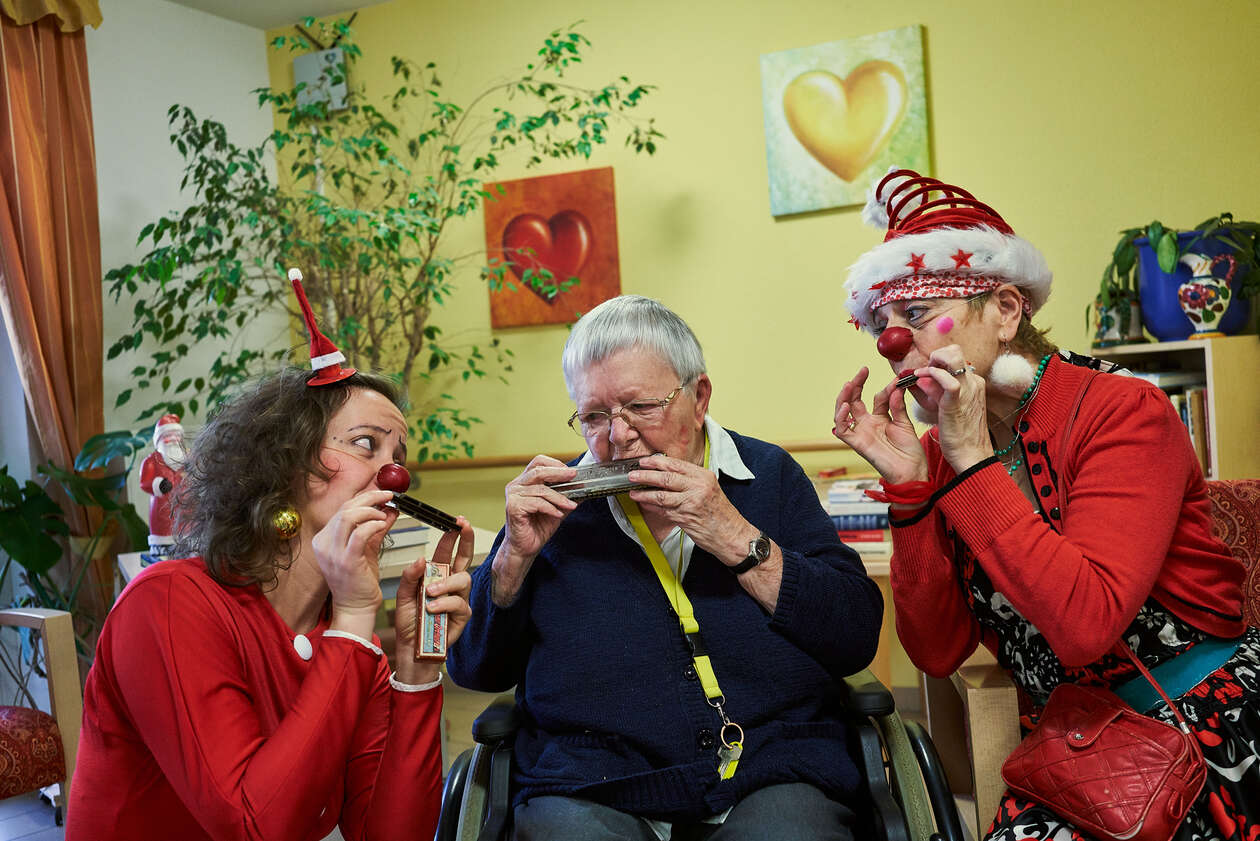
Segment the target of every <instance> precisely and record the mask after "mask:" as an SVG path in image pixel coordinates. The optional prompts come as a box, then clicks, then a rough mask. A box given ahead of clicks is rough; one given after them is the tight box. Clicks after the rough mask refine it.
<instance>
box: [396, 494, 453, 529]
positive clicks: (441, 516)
mask: <svg viewBox="0 0 1260 841" xmlns="http://www.w3.org/2000/svg"><path fill="white" fill-rule="evenodd" d="M393 503H394V505H396V506H397V507H398V510H399V511H401V512H403V513H404V514H410V515H411V516H412V517H415V518H416V519H417V520H419V521H420V522H422V523H424V524H426V525H430V526H433V527H434V528H436V529H441V530H442V531H459V523H458V522H456V521H455V518H454V517H452V516H451V515H450V514H447V513H446V512H445V511H443V510H442V509H440V508H434V507H433V506H432V505H426V504H425V503H423V502H421V501H420V500H418V499H416V498H415V497H414V496H407V495H406V494H400V493H395V494H394V499H393Z"/></svg>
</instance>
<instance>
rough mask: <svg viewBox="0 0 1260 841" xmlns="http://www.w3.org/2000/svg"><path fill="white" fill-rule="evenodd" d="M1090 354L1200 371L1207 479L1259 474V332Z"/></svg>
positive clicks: (1132, 364) (1140, 365) (1147, 367)
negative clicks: (1202, 386)
mask: <svg viewBox="0 0 1260 841" xmlns="http://www.w3.org/2000/svg"><path fill="white" fill-rule="evenodd" d="M1092 353H1093V355H1094V356H1097V357H1099V358H1101V359H1109V360H1112V361H1114V362H1117V363H1119V364H1121V365H1123V366H1125V367H1126V368H1130V369H1132V370H1134V371H1174V372H1178V371H1180V372H1202V374H1203V380H1204V382H1205V383H1206V391H1205V393H1204V406H1205V409H1206V423H1204V424H1203V431H1204V439H1205V441H1206V444H1207V450H1208V453H1207V469H1206V470H1205V471H1204V472H1205V474H1206V475H1207V478H1209V479H1246V478H1254V477H1257V476H1260V437H1257V433H1258V432H1260V421H1258V419H1260V336H1255V335H1247V336H1223V337H1220V338H1215V339H1188V340H1185V341H1179V342H1152V343H1151V344H1141V345H1117V346H1116V347H1109V348H1096V349H1094V350H1093V351H1092ZM1192 437H1193V436H1192Z"/></svg>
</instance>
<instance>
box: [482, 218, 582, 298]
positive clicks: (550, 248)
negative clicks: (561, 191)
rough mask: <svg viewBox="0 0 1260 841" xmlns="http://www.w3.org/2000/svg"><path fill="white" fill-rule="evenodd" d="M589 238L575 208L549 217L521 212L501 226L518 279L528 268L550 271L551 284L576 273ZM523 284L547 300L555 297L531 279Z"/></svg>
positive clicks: (509, 263)
mask: <svg viewBox="0 0 1260 841" xmlns="http://www.w3.org/2000/svg"><path fill="white" fill-rule="evenodd" d="M593 241H594V237H593V235H592V233H591V224H590V222H588V221H587V220H586V217H585V216H583V215H582V214H581V213H579V212H578V211H576V210H562V211H560V212H559V213H557V214H556V215H555V216H552V217H551V218H550V219H544V218H543V217H541V216H539V215H538V214H537V213H522V214H520V215H519V216H516V217H515V218H513V219H512V221H510V222H508V223H507V226H506V227H505V228H504V229H503V252H504V255H505V257H506V259H507V261H508V265H510V266H511V267H512V271H513V273H515V275H516V276H517V277H518V278H520V279H521V280H522V281H523V280H524V279H525V272H526V271H528V270H530V269H533V270H534V271H535V272H538V271H540V270H542V269H546V270H548V271H550V272H551V274H552V279H551V283H552V284H554V285H559V284H560V283H561V282H562V281H564V280H567V279H569V278H571V277H574V276H576V275H578V274H579V273H580V272H581V271H582V267H583V266H585V265H586V258H587V257H589V256H590V253H591V248H592V244H593ZM525 285H526V286H527V288H528V289H529V290H530V291H531V292H533V293H535V294H536V295H538V296H539V297H540V298H542V299H543V300H544V301H546V302H547V303H552V302H553V301H555V296H549V295H548V294H547V292H546V291H544V290H543V289H540V288H539V287H537V286H535V285H534V284H533V283H527V284H525Z"/></svg>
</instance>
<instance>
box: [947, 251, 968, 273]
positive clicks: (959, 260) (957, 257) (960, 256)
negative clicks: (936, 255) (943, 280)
mask: <svg viewBox="0 0 1260 841" xmlns="http://www.w3.org/2000/svg"><path fill="white" fill-rule="evenodd" d="M971 257H972V252H970V251H963V250H962V249H961V248H960V249H958V253H956V254H951V255H950V259H952V260H953V261H954V268H956V269H961V268H964V267H965V268H968V269H969V268H971Z"/></svg>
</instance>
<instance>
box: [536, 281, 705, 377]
mask: <svg viewBox="0 0 1260 841" xmlns="http://www.w3.org/2000/svg"><path fill="white" fill-rule="evenodd" d="M635 347H637V348H641V349H643V350H650V351H653V352H655V353H657V354H659V355H660V357H661V358H662V359H664V360H665V361H666V362H668V363H669V364H670V366H672V367H673V369H674V373H675V374H677V375H678V382H679V383H682V384H687V383H690V382H691V381H692V380H694V379H696V378H697V377H699V376H700V375H701V374H703V373H704V372H705V367H704V351H702V350H701V349H700V342H698V341H697V340H696V334H695V333H692V332H691V328H690V327H688V326H687V322H685V321H683V320H682V319H681V318H679V317H678V315H677V314H676V313H674V312H673V311H672V310H670V309H669V308H668V307H666V306H665V305H664V304H662V303H661V302H660V301H654V300H652V299H651V298H645V297H643V296H642V295H618V296H617V297H616V298H610V299H609V300H607V301H604V302H603V303H602V304H600V305H599V306H597V307H595V308H594V309H593V310H591V311H590V312H588V313H587V314H586V315H584V316H582V317H581V318H579V319H578V321H577V324H574V325H573V330H572V331H571V332H570V333H569V339H568V341H566V342H565V343H564V356H563V357H562V358H561V365H562V366H563V368H564V384H565V386H566V387H567V388H568V389H569V396H570V397H572V396H573V383H574V380H575V379H576V378H577V377H578V375H580V374H581V373H582V372H583V371H585V370H586V369H587V368H588V367H590V366H591V365H593V364H595V363H596V362H600V361H601V360H604V359H607V358H608V357H609V356H612V355H613V354H614V353H617V352H619V351H622V350H626V349H627V348H635Z"/></svg>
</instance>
